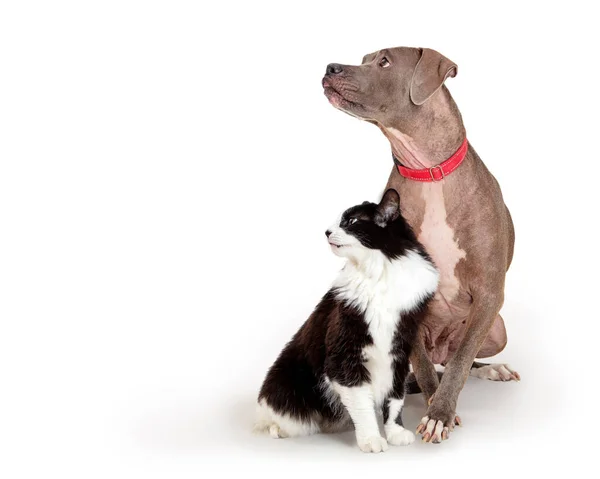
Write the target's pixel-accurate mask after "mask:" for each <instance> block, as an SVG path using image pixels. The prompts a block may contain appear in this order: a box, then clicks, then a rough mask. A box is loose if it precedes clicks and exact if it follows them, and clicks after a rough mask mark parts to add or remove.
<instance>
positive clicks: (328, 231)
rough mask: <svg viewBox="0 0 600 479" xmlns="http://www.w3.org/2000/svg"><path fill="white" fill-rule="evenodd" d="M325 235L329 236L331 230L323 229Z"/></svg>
mask: <svg viewBox="0 0 600 479" xmlns="http://www.w3.org/2000/svg"><path fill="white" fill-rule="evenodd" d="M325 236H327V237H328V238H329V236H331V231H330V230H327V231H325Z"/></svg>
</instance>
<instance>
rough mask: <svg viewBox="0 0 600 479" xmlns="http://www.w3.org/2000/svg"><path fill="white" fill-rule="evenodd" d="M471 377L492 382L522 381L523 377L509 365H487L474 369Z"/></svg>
mask: <svg viewBox="0 0 600 479" xmlns="http://www.w3.org/2000/svg"><path fill="white" fill-rule="evenodd" d="M470 375H471V376H474V377H476V378H479V379H489V380H490V381H520V380H521V376H520V375H519V373H518V372H517V371H515V370H514V369H512V368H511V367H510V366H509V365H508V364H486V365H485V366H481V367H479V368H473V369H471V372H470Z"/></svg>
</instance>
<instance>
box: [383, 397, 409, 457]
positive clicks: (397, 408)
mask: <svg viewBox="0 0 600 479" xmlns="http://www.w3.org/2000/svg"><path fill="white" fill-rule="evenodd" d="M403 407H404V397H399V398H398V397H390V398H388V399H387V400H386V402H385V403H384V405H383V424H384V429H385V437H387V441H388V443H390V444H391V445H393V446H408V445H409V444H412V443H413V442H414V441H415V435H414V434H413V433H412V431H409V430H408V429H405V428H404V425H403V424H402V408H403Z"/></svg>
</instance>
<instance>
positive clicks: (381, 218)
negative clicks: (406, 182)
mask: <svg viewBox="0 0 600 479" xmlns="http://www.w3.org/2000/svg"><path fill="white" fill-rule="evenodd" d="M398 216H400V195H398V192H397V191H396V190H394V189H392V188H390V189H389V190H387V191H386V192H385V193H384V195H383V198H381V202H380V203H379V204H378V205H377V209H376V210H375V218H374V220H375V224H376V225H377V226H381V227H382V228H383V227H384V226H386V225H387V224H388V223H390V222H391V221H394V220H395V219H396V218H398Z"/></svg>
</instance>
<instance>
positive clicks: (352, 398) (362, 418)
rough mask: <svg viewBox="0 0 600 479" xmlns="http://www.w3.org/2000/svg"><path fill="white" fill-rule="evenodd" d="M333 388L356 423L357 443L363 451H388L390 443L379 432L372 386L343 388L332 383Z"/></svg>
mask: <svg viewBox="0 0 600 479" xmlns="http://www.w3.org/2000/svg"><path fill="white" fill-rule="evenodd" d="M332 387H333V390H334V391H335V392H337V393H338V395H339V397H340V400H341V402H342V404H343V405H344V407H345V408H346V410H347V411H348V414H349V415H350V418H351V419H352V422H353V423H354V429H355V432H356V441H357V442H358V447H359V448H360V449H361V451H363V452H375V453H377V452H383V451H386V450H387V448H388V443H387V441H386V440H385V438H383V437H382V436H381V433H380V432H379V425H378V424H377V415H376V413H375V401H374V399H373V392H372V390H371V387H370V385H369V384H364V385H362V386H342V385H341V384H339V383H336V382H332Z"/></svg>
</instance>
